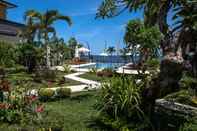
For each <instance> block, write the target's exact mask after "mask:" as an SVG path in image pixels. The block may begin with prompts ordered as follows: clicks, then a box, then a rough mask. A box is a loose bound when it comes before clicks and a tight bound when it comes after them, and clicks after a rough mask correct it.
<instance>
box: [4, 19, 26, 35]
mask: <svg viewBox="0 0 197 131" xmlns="http://www.w3.org/2000/svg"><path fill="white" fill-rule="evenodd" d="M24 27H25V25H24V24H20V23H16V22H12V21H8V20H2V19H0V34H2V35H10V36H16V35H17V33H18V30H19V29H21V28H24Z"/></svg>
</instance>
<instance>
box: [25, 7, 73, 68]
mask: <svg viewBox="0 0 197 131" xmlns="http://www.w3.org/2000/svg"><path fill="white" fill-rule="evenodd" d="M25 20H26V21H27V23H28V21H32V23H33V26H34V27H35V28H36V30H37V32H38V34H39V35H38V36H40V37H41V38H42V39H43V40H44V44H45V45H46V49H47V51H46V63H47V64H46V65H47V67H48V68H49V67H50V66H51V63H50V47H49V37H50V34H51V33H52V35H56V30H55V28H54V27H53V23H54V22H56V21H57V20H63V21H65V22H66V23H68V24H69V25H71V24H72V22H71V19H70V17H69V16H64V15H61V14H60V13H59V12H58V11H57V10H48V11H46V12H44V13H41V12H38V11H35V10H29V11H27V12H26V13H25Z"/></svg>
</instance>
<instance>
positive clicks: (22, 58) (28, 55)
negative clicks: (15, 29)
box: [17, 43, 37, 72]
mask: <svg viewBox="0 0 197 131" xmlns="http://www.w3.org/2000/svg"><path fill="white" fill-rule="evenodd" d="M17 55H18V63H20V64H21V65H23V66H25V67H27V68H28V72H32V71H33V70H34V69H35V67H36V62H37V60H36V58H37V51H36V47H35V46H34V45H33V44H27V43H22V44H20V45H18V47H17Z"/></svg>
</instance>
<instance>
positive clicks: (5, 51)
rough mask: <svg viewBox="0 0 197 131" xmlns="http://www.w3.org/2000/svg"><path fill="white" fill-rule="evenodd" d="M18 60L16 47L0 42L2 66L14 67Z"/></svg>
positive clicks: (0, 62)
mask: <svg viewBox="0 0 197 131" xmlns="http://www.w3.org/2000/svg"><path fill="white" fill-rule="evenodd" d="M16 59H17V58H16V52H15V47H14V45H13V44H11V43H5V42H0V66H4V67H12V66H13V65H14V64H15V63H16Z"/></svg>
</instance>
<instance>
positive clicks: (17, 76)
mask: <svg viewBox="0 0 197 131" xmlns="http://www.w3.org/2000/svg"><path fill="white" fill-rule="evenodd" d="M34 75H35V74H28V73H26V72H18V73H9V74H7V75H6V79H7V80H8V81H9V82H10V84H11V86H12V87H14V86H16V85H19V83H18V82H19V81H23V82H24V81H25V83H27V84H28V87H29V88H31V89H39V88H47V87H60V86H61V87H65V86H72V85H79V84H81V83H80V82H78V81H74V80H70V79H66V81H65V83H63V84H61V85H59V84H58V81H59V80H60V79H61V78H63V77H64V75H66V73H64V72H57V74H56V78H55V80H54V82H52V83H50V86H49V83H48V81H47V80H43V81H42V82H37V81H35V80H34Z"/></svg>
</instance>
